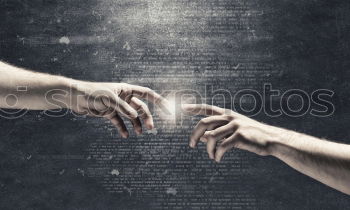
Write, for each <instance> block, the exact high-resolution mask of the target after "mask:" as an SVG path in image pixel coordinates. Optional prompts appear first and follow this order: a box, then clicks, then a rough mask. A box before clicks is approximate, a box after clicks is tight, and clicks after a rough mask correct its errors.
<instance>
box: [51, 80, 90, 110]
mask: <svg viewBox="0 0 350 210" xmlns="http://www.w3.org/2000/svg"><path fill="white" fill-rule="evenodd" d="M57 81H58V82H59V87H60V88H59V89H61V90H63V91H64V95H65V97H64V99H63V103H64V104H65V107H64V108H68V109H72V108H73V107H74V104H75V102H76V98H77V95H79V93H78V92H79V87H80V86H82V84H83V83H85V82H84V81H80V80H75V79H71V78H67V77H58V78H57Z"/></svg>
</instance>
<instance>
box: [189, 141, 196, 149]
mask: <svg viewBox="0 0 350 210" xmlns="http://www.w3.org/2000/svg"><path fill="white" fill-rule="evenodd" d="M190 147H191V148H192V149H194V148H195V147H196V144H195V143H194V142H192V141H191V142H190Z"/></svg>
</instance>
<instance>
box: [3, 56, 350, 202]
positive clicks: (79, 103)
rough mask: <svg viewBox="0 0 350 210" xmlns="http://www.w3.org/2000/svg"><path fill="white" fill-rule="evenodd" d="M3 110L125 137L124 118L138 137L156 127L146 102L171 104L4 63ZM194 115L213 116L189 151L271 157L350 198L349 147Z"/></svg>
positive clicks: (207, 110)
mask: <svg viewBox="0 0 350 210" xmlns="http://www.w3.org/2000/svg"><path fill="white" fill-rule="evenodd" d="M0 75H1V76H0V108H7V109H31V110H51V109H58V108H67V109H71V110H73V111H74V112H76V113H80V114H87V115H91V116H95V117H104V118H106V119H108V120H110V121H111V123H112V124H113V125H115V127H116V128H117V129H118V130H119V133H120V135H121V136H122V137H124V138H126V137H128V136H129V132H128V130H127V128H126V126H125V124H124V119H125V118H126V119H128V120H130V121H131V122H132V125H133V128H134V131H135V133H137V134H140V133H141V132H142V122H143V124H144V125H145V127H146V128H148V129H152V128H153V127H154V123H153V118H152V114H151V112H150V110H149V108H148V106H147V105H146V104H145V102H143V101H142V100H141V99H144V100H148V101H149V102H151V103H154V104H156V105H159V106H160V107H161V108H163V110H164V111H167V110H166V107H167V106H168V105H169V104H168V102H167V101H166V100H165V99H164V98H162V97H161V96H160V95H159V94H157V93H155V92H154V91H153V90H151V89H149V88H145V87H141V86H136V85H130V84H125V83H99V82H87V81H79V80H73V79H69V78H65V77H62V76H53V75H49V74H42V73H35V72H32V71H28V70H25V69H22V68H18V67H15V66H12V65H9V64H6V63H4V62H0ZM182 109H183V111H184V112H185V113H187V114H189V115H209V117H207V118H204V119H202V120H201V121H200V122H199V123H198V124H197V125H196V127H195V128H194V130H193V133H192V136H191V139H190V146H191V147H193V148H194V147H195V146H196V145H197V144H198V142H199V141H202V142H205V143H206V144H207V152H208V154H209V157H210V158H211V159H215V160H216V161H217V162H220V161H221V159H222V158H223V155H224V154H225V153H226V152H228V151H229V150H231V149H233V148H239V149H243V150H247V151H249V152H253V153H256V154H258V155H262V156H266V155H272V156H275V157H277V158H278V159H280V160H282V161H283V162H285V163H286V164H288V165H290V166H291V167H293V168H294V169H296V170H298V171H300V172H301V173H303V174H306V175H308V176H310V177H312V178H314V179H316V180H318V181H320V182H322V183H324V184H326V185H328V186H330V187H333V188H335V189H337V190H339V191H341V192H344V193H346V194H349V195H350V145H346V144H339V143H335V142H330V141H326V140H322V139H318V138H315V137H312V136H308V135H305V134H301V133H297V132H294V131H290V130H286V129H283V128H278V127H273V126H269V125H266V124H263V123H260V122H257V121H255V120H253V119H250V118H248V117H246V116H243V115H240V114H238V113H235V112H233V111H231V110H227V109H222V108H219V107H215V106H209V105H193V104H186V105H183V107H182Z"/></svg>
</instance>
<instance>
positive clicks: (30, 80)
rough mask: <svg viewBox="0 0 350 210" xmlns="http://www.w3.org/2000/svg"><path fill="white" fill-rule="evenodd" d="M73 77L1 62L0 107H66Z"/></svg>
mask: <svg viewBox="0 0 350 210" xmlns="http://www.w3.org/2000/svg"><path fill="white" fill-rule="evenodd" d="M74 82H76V81H74V80H72V79H68V78H65V77H62V76H54V75H49V74H43V73H36V72H31V71H28V70H24V69H21V68H18V67H15V66H11V65H9V64H6V63H3V62H0V108H9V109H34V110H48V109H57V108H68V106H69V101H70V92H71V91H70V86H71V85H72V84H73V83H74Z"/></svg>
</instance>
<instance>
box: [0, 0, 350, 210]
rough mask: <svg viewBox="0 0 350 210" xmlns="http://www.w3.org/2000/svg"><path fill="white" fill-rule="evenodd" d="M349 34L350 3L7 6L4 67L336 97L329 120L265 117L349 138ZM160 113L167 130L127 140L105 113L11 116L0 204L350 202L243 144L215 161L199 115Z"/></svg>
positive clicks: (1, 48)
mask: <svg viewBox="0 0 350 210" xmlns="http://www.w3.org/2000/svg"><path fill="white" fill-rule="evenodd" d="M349 27H350V1H348V0H333V1H329V0H300V1H295V0H284V1H272V0H210V1H209V0H208V1H204V0H193V1H190V0H128V1H122V0H57V1H54V0H0V59H1V60H3V61H6V62H9V63H12V64H15V65H18V66H21V67H26V68H30V69H34V70H36V71H40V72H47V73H52V74H61V75H65V76H67V77H72V78H75V79H82V80H90V81H109V82H129V83H133V84H140V85H144V86H148V87H151V88H153V89H155V90H157V91H160V92H161V91H164V90H181V89H193V90H196V91H198V92H199V93H201V94H204V92H205V90H206V87H207V86H209V87H211V88H213V89H219V88H221V89H227V90H229V91H230V92H232V93H234V92H236V91H237V90H240V89H242V88H250V89H256V90H258V91H261V90H262V85H263V84H264V83H270V84H272V85H273V88H275V89H279V90H281V91H284V90H286V89H288V88H300V89H302V90H304V91H306V92H309V93H310V92H312V91H313V90H316V89H318V88H323V89H330V90H333V91H334V92H335V95H334V98H333V103H334V105H335V108H336V111H335V113H334V114H333V115H332V116H330V117H325V118H319V117H315V116H312V115H310V114H306V115H305V116H303V117H298V118H292V117H288V116H285V115H282V116H280V117H276V118H270V117H267V116H266V115H264V114H259V115H257V116H255V117H254V118H255V119H257V120H261V121H264V122H266V123H270V124H273V125H279V126H282V127H286V128H289V129H294V130H298V131H300V132H304V133H308V134H311V135H315V136H318V137H325V138H329V139H336V140H339V141H344V142H348V143H350V129H349V122H350V108H349V107H350V106H349V98H350V97H349V96H350V94H349V90H350V83H349V82H348V80H349V78H350V77H349V76H350V73H349V67H350V56H349V55H350V48H349V41H350V30H349ZM0 76H1V75H0ZM202 102H206V103H208V98H205V97H204V98H203V101H202ZM249 103H250V102H249V101H247V102H246V105H248V106H249ZM215 104H217V105H220V106H223V105H227V102H223V101H220V99H218V100H217V101H215ZM155 119H156V126H157V129H156V130H153V131H151V132H147V133H145V134H143V135H142V136H139V137H136V136H135V135H134V134H132V135H131V137H130V138H129V139H127V140H122V139H120V138H119V136H118V133H117V131H116V130H115V129H113V127H112V126H111V125H110V124H109V123H108V122H105V121H103V120H101V119H93V118H84V117H75V116H73V115H66V116H64V117H59V118H58V117H56V118H53V117H47V116H45V115H43V113H41V112H28V113H26V114H25V115H24V116H23V117H21V118H19V119H14V120H7V119H3V118H1V119H0V128H1V129H0V139H1V141H0V209H81V210H83V209H91V210H92V209H118V210H119V209H347V208H349V206H350V199H349V197H348V196H345V195H344V194H342V193H339V192H337V191H335V190H332V189H330V188H328V187H326V186H324V185H322V184H320V183H318V182H316V181H314V180H312V179H310V178H308V177H306V176H304V175H302V174H300V173H298V172H296V171H294V170H293V169H291V168H289V167H287V166H286V165H285V164H283V163H282V162H280V161H279V160H277V159H274V158H272V157H264V158H262V157H258V156H256V155H254V154H250V153H248V152H244V151H238V150H235V151H232V152H230V153H229V154H227V156H225V159H224V161H223V162H222V163H220V164H214V163H213V162H211V161H210V160H209V159H208V157H207V154H206V152H205V147H204V145H200V146H199V148H198V149H195V150H192V149H189V148H188V146H187V145H188V136H189V135H190V132H191V127H193V126H194V124H195V123H196V121H197V120H198V118H194V119H185V120H183V121H182V122H180V123H179V124H176V125H173V124H170V123H168V122H166V121H164V120H162V119H161V118H160V117H158V116H155Z"/></svg>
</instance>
